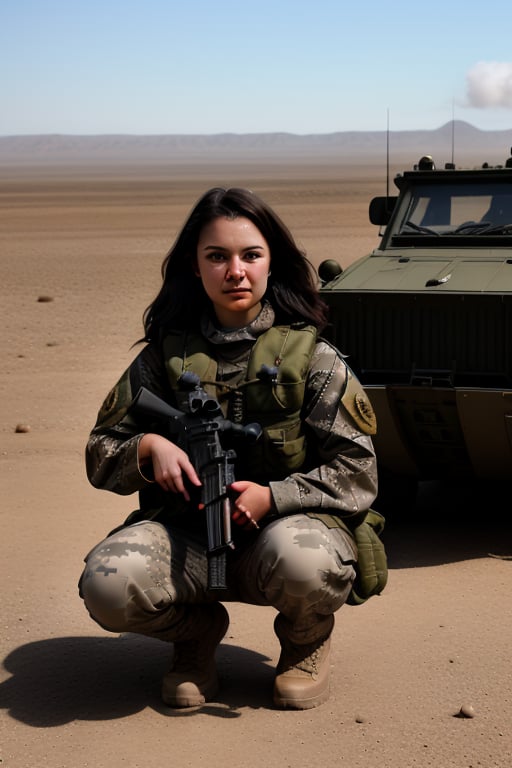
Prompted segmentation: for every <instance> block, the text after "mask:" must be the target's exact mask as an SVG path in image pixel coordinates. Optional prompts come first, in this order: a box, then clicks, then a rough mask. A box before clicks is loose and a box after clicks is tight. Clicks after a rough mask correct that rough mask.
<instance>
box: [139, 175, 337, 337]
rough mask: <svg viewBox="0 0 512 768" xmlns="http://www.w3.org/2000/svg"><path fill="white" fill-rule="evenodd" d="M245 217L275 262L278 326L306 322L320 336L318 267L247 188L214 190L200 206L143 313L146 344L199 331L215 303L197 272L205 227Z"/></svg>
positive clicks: (271, 296)
mask: <svg viewBox="0 0 512 768" xmlns="http://www.w3.org/2000/svg"><path fill="white" fill-rule="evenodd" d="M238 216H243V217H245V218H247V219H249V220H250V221H252V223H253V224H254V225H255V226H256V227H257V228H258V229H259V231H260V232H261V234H262V235H263V237H264V238H265V240H266V241H267V243H268V246H269V249H270V255H271V260H272V268H271V269H272V272H271V275H270V276H269V281H268V287H267V292H266V294H265V299H267V300H268V301H269V302H270V303H271V304H272V306H273V308H274V311H275V313H276V322H277V323H284V324H289V323H296V322H304V321H305V322H307V323H311V324H313V325H315V326H316V327H317V328H318V329H319V330H320V331H321V330H322V329H323V328H324V327H325V325H326V323H327V305H326V304H325V303H324V301H322V299H321V298H320V295H319V293H318V289H317V284H316V279H315V274H314V270H313V267H312V265H311V263H310V262H309V261H308V259H307V258H306V255H305V254H304V253H303V252H302V251H301V250H300V249H299V248H298V247H297V245H296V244H295V241H294V239H293V237H292V235H291V233H290V231H289V230H288V228H287V227H286V226H285V224H283V222H282V221H281V220H280V218H279V217H278V216H277V214H276V213H275V212H274V211H273V210H272V209H271V208H270V206H268V205H267V204H266V203H265V202H263V200H261V199H260V198H259V197H257V196H256V195H255V194H253V193H252V192H250V191H249V190H247V189H239V188H236V187H234V188H232V189H222V188H220V187H215V188H213V189H210V190H209V191H208V192H206V193H205V194H204V195H203V196H202V197H201V198H200V199H199V201H198V202H197V203H196V205H195V206H194V208H193V209H192V212H191V213H190V215H189V217H188V219H187V221H186V222H185V224H184V226H183V229H182V230H181V232H180V234H179V235H178V237H177V239H176V241H175V243H174V245H173V246H172V248H171V249H170V251H169V252H168V254H167V256H166V257H165V259H164V262H163V264H162V278H163V284H162V287H161V289H160V292H159V293H158V295H157V297H156V298H155V300H154V301H153V302H152V303H151V304H150V305H149V307H148V308H147V309H146V311H145V312H144V318H143V320H144V331H145V336H144V341H151V340H154V339H158V338H161V336H162V334H164V333H165V331H167V330H171V329H172V330H175V329H176V330H182V329H192V328H197V327H198V323H199V320H200V317H201V314H202V312H203V310H204V309H205V308H206V307H208V306H210V300H209V298H208V296H207V294H206V292H205V290H204V288H203V285H202V282H201V279H200V278H199V277H197V275H196V272H195V269H194V267H195V264H196V255H197V243H198V241H199V235H200V233H201V230H202V229H203V227H205V226H206V225H207V224H209V223H210V222H211V221H213V220H214V219H219V218H227V219H234V218H236V217H238Z"/></svg>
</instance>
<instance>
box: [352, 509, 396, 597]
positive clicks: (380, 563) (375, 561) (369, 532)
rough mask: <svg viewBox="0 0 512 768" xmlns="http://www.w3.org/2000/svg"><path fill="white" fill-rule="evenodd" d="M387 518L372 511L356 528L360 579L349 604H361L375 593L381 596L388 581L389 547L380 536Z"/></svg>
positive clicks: (354, 586) (357, 566) (358, 574)
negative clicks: (387, 556)
mask: <svg viewBox="0 0 512 768" xmlns="http://www.w3.org/2000/svg"><path fill="white" fill-rule="evenodd" d="M384 523H385V520H384V517H383V516H382V515H381V514H380V513H379V512H376V511H375V510H373V509H370V510H368V512H367V514H366V517H365V519H364V520H363V522H362V523H361V524H360V525H358V526H357V527H356V528H354V530H353V531H352V535H353V536H354V539H355V542H356V544H357V551H358V557H357V564H356V579H355V581H354V584H353V586H352V591H351V593H350V596H349V598H348V600H347V602H348V604H349V605H361V604H362V603H364V602H366V600H368V598H370V597H372V596H373V595H380V593H381V592H382V590H383V589H384V587H385V586H386V584H387V581H388V566H387V558H386V550H385V548H384V544H383V543H382V541H381V539H380V534H381V533H382V531H383V529H384Z"/></svg>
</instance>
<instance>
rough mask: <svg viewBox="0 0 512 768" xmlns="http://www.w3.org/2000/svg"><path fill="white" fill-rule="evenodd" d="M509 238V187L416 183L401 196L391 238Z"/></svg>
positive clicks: (511, 218) (511, 206) (511, 220)
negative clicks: (492, 236)
mask: <svg viewBox="0 0 512 768" xmlns="http://www.w3.org/2000/svg"><path fill="white" fill-rule="evenodd" d="M508 234H510V235H512V185H510V186H509V185H505V184H489V182H487V183H477V182H471V184H429V183H425V184H418V185H414V186H412V187H411V192H410V195H407V196H405V197H404V199H403V201H402V205H401V207H400V211H399V212H398V218H397V220H396V226H395V227H394V231H393V236H407V237H411V235H414V236H421V235H426V236H429V235H432V236H435V237H439V236H444V235H447V236H464V235H466V236H467V235H508Z"/></svg>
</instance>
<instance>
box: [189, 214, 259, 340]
mask: <svg viewBox="0 0 512 768" xmlns="http://www.w3.org/2000/svg"><path fill="white" fill-rule="evenodd" d="M196 257H197V261H196V273H197V275H198V276H199V277H200V278H201V280H202V282H203V286H204V289H205V291H206V293H207V294H208V297H209V298H210V300H211V302H212V304H213V308H214V310H215V314H216V315H217V319H218V321H219V323H220V324H221V326H222V327H224V328H241V327H243V326H244V325H247V324H248V323H250V322H251V321H252V320H254V318H255V317H256V316H257V315H258V313H259V311H260V309H261V300H262V298H263V295H264V293H265V291H266V290H267V281H268V275H269V270H270V249H269V247H268V244H267V241H266V240H265V238H264V237H263V235H262V234H261V232H260V231H259V229H258V228H257V227H256V226H255V225H254V224H253V223H252V221H250V220H249V219H246V218H245V217H244V216H239V217H237V218H236V219H226V218H220V219H214V220H213V221H212V222H210V223H209V224H207V225H206V226H205V227H203V229H202V230H201V233H200V235H199V241H198V244H197V254H196Z"/></svg>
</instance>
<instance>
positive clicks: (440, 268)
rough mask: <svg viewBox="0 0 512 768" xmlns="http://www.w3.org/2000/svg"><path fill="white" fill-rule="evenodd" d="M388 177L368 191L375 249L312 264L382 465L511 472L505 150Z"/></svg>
mask: <svg viewBox="0 0 512 768" xmlns="http://www.w3.org/2000/svg"><path fill="white" fill-rule="evenodd" d="M394 183H395V185H396V187H397V188H398V192H399V194H398V195H397V196H396V197H390V196H386V197H378V198H374V199H373V200H372V201H371V203H370V210H369V213H370V221H371V222H372V223H373V224H376V225H380V227H381V230H380V232H379V235H380V238H381V239H380V243H379V245H378V247H377V248H375V250H374V251H372V252H371V253H370V254H369V255H367V256H365V257H363V258H362V259H360V260H359V261H356V262H355V263H354V264H352V265H351V266H350V267H348V268H347V269H346V270H345V271H342V270H341V269H340V268H339V266H337V265H336V263H335V262H333V261H332V260H329V261H327V262H323V263H322V264H321V265H320V267H319V270H318V272H319V276H320V280H321V281H322V287H321V292H322V295H323V298H324V299H325V300H326V301H327V303H328V304H329V305H330V306H331V318H332V328H331V338H332V340H333V341H334V343H335V344H336V346H337V347H338V348H339V349H340V350H341V351H342V352H344V353H345V354H346V355H347V360H348V363H349V365H350V366H351V367H352V369H353V370H354V371H355V373H356V374H357V376H358V377H359V379H360V381H361V383H362V384H363V386H364V387H365V389H366V391H367V393H368V395H369V397H370V400H371V402H372V404H373V407H374V410H375V412H376V415H377V424H378V431H377V435H376V436H375V440H374V443H375V448H376V451H377V457H378V461H379V466H380V470H381V477H383V478H385V479H389V478H392V479H393V481H396V479H397V476H398V477H399V481H401V482H403V483H407V480H408V479H409V480H411V481H417V480H422V479H424V480H429V479H431V480H436V479H443V478H455V477H458V478H469V477H473V478H482V479H489V480H492V479H496V480H504V479H505V478H512V157H509V158H508V159H507V160H506V161H505V163H504V165H503V166H497V167H490V166H489V165H488V164H487V163H485V164H484V165H483V166H481V167H478V168H474V169H458V168H456V167H455V165H454V164H453V163H449V164H446V166H445V167H444V168H442V169H437V168H436V167H435V163H434V161H433V159H432V157H430V156H425V157H423V158H421V160H420V161H419V163H418V164H417V165H415V166H414V169H413V170H411V171H406V172H404V173H402V174H399V175H397V176H396V178H395V179H394ZM397 485H400V482H398V483H397Z"/></svg>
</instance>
